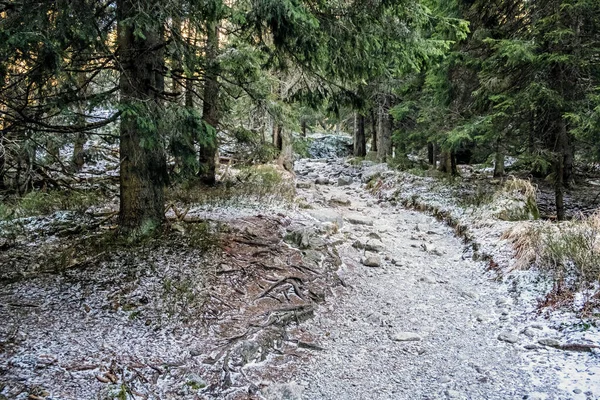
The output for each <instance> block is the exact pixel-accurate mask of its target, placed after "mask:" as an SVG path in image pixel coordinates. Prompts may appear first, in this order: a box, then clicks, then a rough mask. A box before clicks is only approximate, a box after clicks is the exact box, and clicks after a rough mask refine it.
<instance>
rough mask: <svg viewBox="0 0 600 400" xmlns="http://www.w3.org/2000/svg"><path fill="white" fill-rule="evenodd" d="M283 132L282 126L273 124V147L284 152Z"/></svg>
mask: <svg viewBox="0 0 600 400" xmlns="http://www.w3.org/2000/svg"><path fill="white" fill-rule="evenodd" d="M282 131H283V126H282V125H281V124H279V123H277V122H275V123H273V146H275V148H276V149H277V150H279V151H281V150H283V138H282Z"/></svg>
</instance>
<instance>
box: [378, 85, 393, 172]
mask: <svg viewBox="0 0 600 400" xmlns="http://www.w3.org/2000/svg"><path fill="white" fill-rule="evenodd" d="M388 105H389V100H388V98H387V96H384V100H383V103H382V107H381V116H380V119H379V121H380V131H379V137H378V139H379V143H378V144H377V158H379V160H380V161H381V162H386V161H387V160H388V158H389V157H390V156H391V154H392V137H391V135H392V132H391V131H392V127H391V122H392V121H391V118H390V115H389V113H388Z"/></svg>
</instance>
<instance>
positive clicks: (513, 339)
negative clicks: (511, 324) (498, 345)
mask: <svg viewBox="0 0 600 400" xmlns="http://www.w3.org/2000/svg"><path fill="white" fill-rule="evenodd" d="M498 340H500V341H503V342H507V343H517V342H518V341H519V337H518V336H517V335H513V334H512V333H501V334H499V335H498Z"/></svg>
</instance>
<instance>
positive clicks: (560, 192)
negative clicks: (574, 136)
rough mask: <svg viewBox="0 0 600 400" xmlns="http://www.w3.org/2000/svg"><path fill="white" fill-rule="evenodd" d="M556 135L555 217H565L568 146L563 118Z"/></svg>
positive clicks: (559, 218)
mask: <svg viewBox="0 0 600 400" xmlns="http://www.w3.org/2000/svg"><path fill="white" fill-rule="evenodd" d="M557 133H558V137H557V140H556V147H557V148H556V153H557V154H556V157H555V175H556V177H555V182H554V197H555V201H556V219H558V220H559V221H564V219H565V200H564V196H565V193H564V191H565V152H566V151H567V149H566V148H567V146H568V144H569V143H568V132H567V124H566V121H565V120H564V118H562V117H561V118H560V121H559V122H558V132H557Z"/></svg>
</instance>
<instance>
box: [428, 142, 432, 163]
mask: <svg viewBox="0 0 600 400" xmlns="http://www.w3.org/2000/svg"><path fill="white" fill-rule="evenodd" d="M433 151H434V148H433V143H431V142H429V143H427V161H428V162H429V165H434V164H433Z"/></svg>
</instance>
